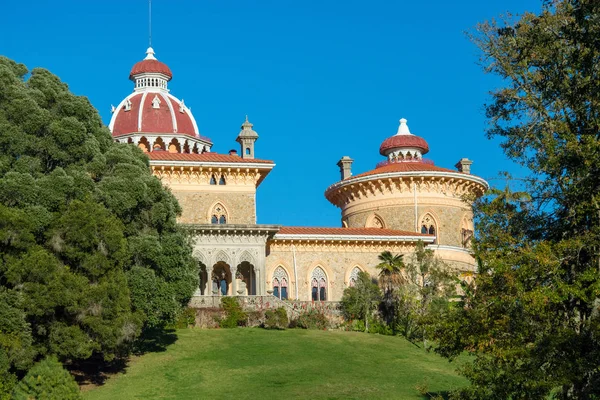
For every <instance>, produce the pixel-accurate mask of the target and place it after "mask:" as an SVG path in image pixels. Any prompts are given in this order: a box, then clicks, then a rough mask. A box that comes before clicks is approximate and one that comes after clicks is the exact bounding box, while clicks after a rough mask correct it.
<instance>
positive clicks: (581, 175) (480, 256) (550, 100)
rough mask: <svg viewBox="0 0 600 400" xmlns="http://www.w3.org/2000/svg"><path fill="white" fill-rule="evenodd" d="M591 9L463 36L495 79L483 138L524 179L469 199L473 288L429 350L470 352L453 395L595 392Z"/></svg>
mask: <svg viewBox="0 0 600 400" xmlns="http://www.w3.org/2000/svg"><path fill="white" fill-rule="evenodd" d="M599 16H600V2H598V1H595V0H561V1H548V2H546V3H545V5H544V8H543V10H542V12H541V13H540V14H539V15H536V14H532V13H525V14H523V15H522V16H520V17H519V18H518V19H512V18H506V19H504V20H501V21H491V22H486V23H484V24H481V25H480V26H479V27H478V31H477V32H476V33H475V34H474V35H473V39H474V41H475V43H476V44H477V45H478V46H479V48H480V50H481V52H482V61H483V64H484V68H485V69H486V71H487V72H490V73H493V74H496V75H498V76H499V77H501V78H502V79H503V87H501V88H499V89H497V90H495V91H494V92H493V93H492V101H491V103H490V104H488V105H487V106H486V114H487V116H488V118H489V121H490V128H489V130H488V135H489V136H490V137H499V138H501V139H503V142H502V147H503V149H504V151H505V153H506V154H507V155H508V156H509V157H510V158H512V159H513V160H515V161H516V162H518V163H519V164H521V165H523V166H524V167H527V168H528V169H529V170H530V171H531V173H532V176H531V179H528V180H526V181H524V183H523V189H524V190H523V191H524V192H525V193H526V196H523V195H521V194H518V193H514V192H512V191H511V190H510V188H506V189H505V190H504V192H505V193H499V192H498V191H496V192H495V194H493V195H492V196H491V198H485V199H483V200H481V201H480V202H478V204H476V217H477V229H478V232H479V236H478V237H477V238H476V239H475V241H474V250H475V255H476V257H477V260H478V268H479V271H478V276H477V279H476V286H475V287H466V286H465V291H466V293H465V296H464V300H463V301H462V302H461V303H460V304H459V305H458V306H457V307H455V308H450V309H449V310H448V311H447V315H446V318H444V324H443V325H444V326H443V327H441V328H440V329H438V330H437V332H436V335H437V336H438V337H439V339H440V346H439V348H438V351H439V352H440V353H441V354H444V355H446V356H449V357H453V356H456V355H457V354H459V353H461V352H462V351H464V350H468V351H472V352H474V353H475V355H476V357H475V361H474V363H473V364H472V366H469V367H466V368H465V369H464V371H463V372H464V374H465V376H467V377H468V378H469V380H470V381H471V382H472V385H471V386H470V387H469V389H467V390H464V391H463V392H462V393H461V396H462V397H463V398H489V399H507V398H513V399H521V398H527V399H545V398H549V397H550V396H553V397H554V398H559V399H594V398H599V397H600V370H599V369H598V359H600V276H599V273H598V270H599V265H600V251H599V249H600V204H599V201H600V191H599V188H600V140H599V134H598V132H600V107H599V104H600V90H599V88H600V74H599V72H598V71H599V70H598V65H600V47H599V46H598V37H599V36H600V18H599Z"/></svg>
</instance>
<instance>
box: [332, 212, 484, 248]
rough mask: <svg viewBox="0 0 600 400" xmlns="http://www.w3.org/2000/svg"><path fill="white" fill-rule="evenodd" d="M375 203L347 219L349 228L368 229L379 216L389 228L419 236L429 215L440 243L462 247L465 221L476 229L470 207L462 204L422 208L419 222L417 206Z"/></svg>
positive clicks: (419, 213)
mask: <svg viewBox="0 0 600 400" xmlns="http://www.w3.org/2000/svg"><path fill="white" fill-rule="evenodd" d="M372 203H373V204H372V205H371V207H368V208H367V207H366V208H364V209H363V210H359V211H357V212H354V213H351V214H349V215H347V216H345V218H344V220H345V221H346V223H347V224H348V227H350V228H353V227H361V228H362V227H365V226H367V221H368V220H369V218H371V216H373V215H376V216H378V217H379V218H380V219H381V220H383V222H384V225H385V227H386V228H390V229H399V230H404V231H409V232H415V231H417V232H419V231H420V223H421V220H422V218H423V217H424V216H425V215H426V214H428V213H429V214H430V215H431V216H432V217H433V219H434V220H435V225H437V232H436V236H437V243H438V244H441V245H447V246H457V247H462V234H461V228H462V227H463V220H466V221H467V222H466V223H467V225H472V219H473V216H472V215H473V213H472V212H471V210H470V208H469V207H467V206H466V205H464V204H461V203H458V204H453V205H435V204H422V205H418V206H417V218H416V220H415V207H414V203H413V204H411V205H398V206H385V205H378V204H377V202H372ZM471 230H472V228H471Z"/></svg>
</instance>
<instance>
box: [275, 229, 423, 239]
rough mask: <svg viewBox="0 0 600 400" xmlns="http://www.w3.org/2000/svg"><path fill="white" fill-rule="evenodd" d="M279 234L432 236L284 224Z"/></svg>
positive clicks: (387, 230) (390, 231)
mask: <svg viewBox="0 0 600 400" xmlns="http://www.w3.org/2000/svg"><path fill="white" fill-rule="evenodd" d="M277 234H279V235H335V236H339V235H356V236H422V237H433V235H425V234H422V233H417V232H409V231H400V230H395V229H381V228H321V227H303V226H302V227H301V226H284V227H282V228H281V229H280V230H279V232H278V233H277Z"/></svg>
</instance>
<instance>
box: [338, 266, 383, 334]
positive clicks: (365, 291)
mask: <svg viewBox="0 0 600 400" xmlns="http://www.w3.org/2000/svg"><path fill="white" fill-rule="evenodd" d="M379 302H381V290H380V289H379V286H378V285H377V282H376V281H374V280H373V278H371V276H370V275H369V274H368V273H366V272H359V273H358V277H357V279H356V282H355V284H354V286H350V287H347V288H346V289H344V294H343V296H342V302H341V303H342V310H343V312H344V316H345V317H346V319H348V320H351V319H355V318H356V319H359V320H363V321H364V323H365V332H369V319H370V318H371V316H372V315H373V311H374V310H375V309H377V305H378V304H379Z"/></svg>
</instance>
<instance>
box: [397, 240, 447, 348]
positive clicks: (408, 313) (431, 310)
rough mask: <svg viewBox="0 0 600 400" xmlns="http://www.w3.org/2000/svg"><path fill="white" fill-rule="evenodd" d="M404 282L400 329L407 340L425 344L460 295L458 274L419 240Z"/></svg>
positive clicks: (398, 302) (398, 328)
mask: <svg viewBox="0 0 600 400" xmlns="http://www.w3.org/2000/svg"><path fill="white" fill-rule="evenodd" d="M404 275H405V278H404V282H403V284H402V285H401V286H400V288H399V296H398V300H397V307H396V310H397V311H396V321H395V324H396V325H397V326H396V327H395V329H394V330H398V331H400V333H402V335H404V336H405V337H406V338H407V339H409V340H413V339H419V340H422V341H423V343H424V344H425V340H426V336H427V330H428V327H429V326H430V325H433V324H435V323H436V322H437V319H438V316H439V314H440V313H441V312H444V311H445V309H446V308H447V307H449V301H450V299H451V298H452V296H454V295H455V294H456V289H455V288H456V283H457V280H458V279H457V278H456V276H455V275H456V273H452V271H451V270H450V268H449V267H448V266H447V265H446V264H445V263H444V262H443V261H442V260H440V259H439V258H437V257H436V256H435V254H434V252H433V250H431V249H428V248H426V247H425V244H424V243H423V241H421V240H419V241H418V242H417V245H416V247H415V251H414V252H413V253H412V254H411V256H410V257H409V259H408V262H406V263H405V268H404Z"/></svg>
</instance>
